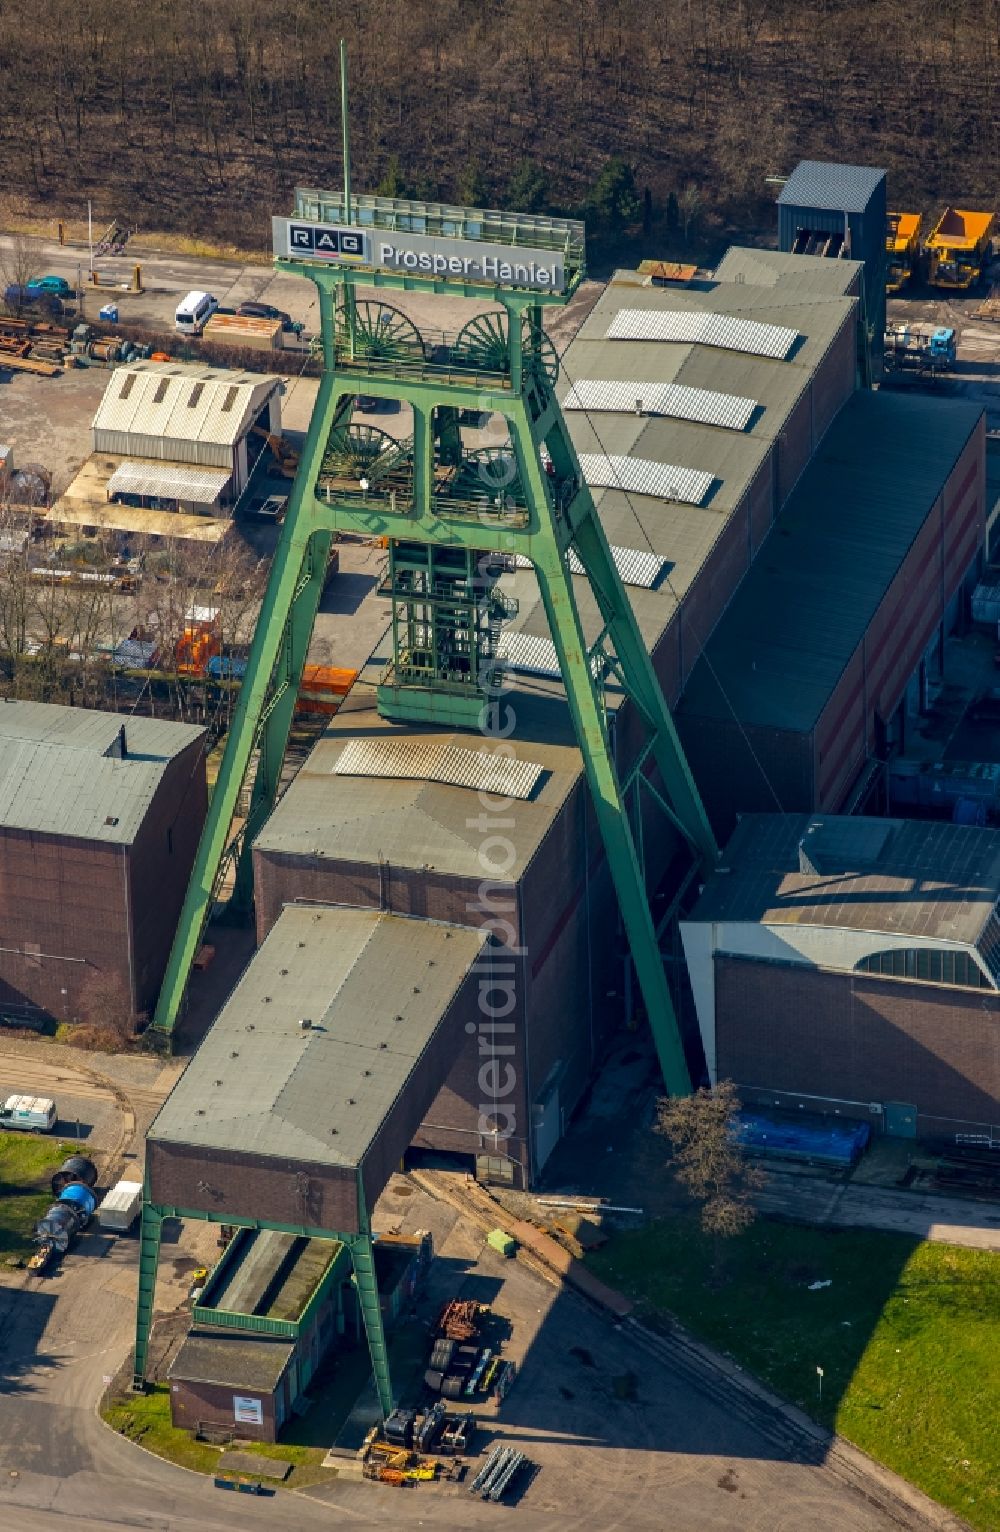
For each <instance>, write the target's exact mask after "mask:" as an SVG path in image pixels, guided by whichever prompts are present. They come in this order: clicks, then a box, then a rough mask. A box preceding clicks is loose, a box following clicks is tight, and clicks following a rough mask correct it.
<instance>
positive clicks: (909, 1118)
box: [885, 1101, 917, 1138]
mask: <svg viewBox="0 0 1000 1532" xmlns="http://www.w3.org/2000/svg"><path fill="white" fill-rule="evenodd" d="M885 1131H886V1133H887V1134H888V1136H889V1137H890V1138H916V1136H917V1109H916V1107H915V1106H909V1105H908V1104H907V1103H906V1102H905V1101H887V1102H886V1104H885Z"/></svg>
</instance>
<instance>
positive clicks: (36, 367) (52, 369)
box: [0, 351, 62, 378]
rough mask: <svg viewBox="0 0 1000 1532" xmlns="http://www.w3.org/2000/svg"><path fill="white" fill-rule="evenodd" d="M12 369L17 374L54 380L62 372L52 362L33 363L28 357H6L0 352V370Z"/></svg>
mask: <svg viewBox="0 0 1000 1532" xmlns="http://www.w3.org/2000/svg"><path fill="white" fill-rule="evenodd" d="M3 367H13V368H14V369H15V371H17V372H35V373H37V374H38V376H39V377H40V378H54V377H55V376H56V374H57V373H60V372H62V368H61V367H57V366H56V365H55V363H54V362H35V361H32V359H31V357H30V356H7V355H6V354H5V353H4V352H2V351H0V368H3Z"/></svg>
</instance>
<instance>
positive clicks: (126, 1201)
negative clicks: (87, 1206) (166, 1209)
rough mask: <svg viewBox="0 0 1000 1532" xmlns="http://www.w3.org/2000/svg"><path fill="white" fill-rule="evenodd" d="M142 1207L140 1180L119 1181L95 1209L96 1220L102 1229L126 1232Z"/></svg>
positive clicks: (117, 1232) (120, 1232) (118, 1232)
mask: <svg viewBox="0 0 1000 1532" xmlns="http://www.w3.org/2000/svg"><path fill="white" fill-rule="evenodd" d="M141 1208H142V1182H141V1181H119V1182H118V1184H117V1186H113V1187H112V1188H111V1190H110V1191H109V1192H108V1194H107V1196H106V1197H105V1198H104V1200H103V1202H102V1203H101V1205H100V1207H99V1208H98V1209H97V1222H98V1223H99V1224H100V1226H101V1228H102V1229H110V1230H112V1231H113V1232H114V1233H116V1234H127V1233H128V1231H129V1229H131V1227H132V1225H133V1224H134V1223H135V1221H136V1219H137V1218H138V1216H139V1211H140V1209H141Z"/></svg>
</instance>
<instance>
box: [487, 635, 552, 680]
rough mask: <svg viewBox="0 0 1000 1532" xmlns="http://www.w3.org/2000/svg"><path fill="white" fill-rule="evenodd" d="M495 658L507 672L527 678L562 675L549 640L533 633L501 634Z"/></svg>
mask: <svg viewBox="0 0 1000 1532" xmlns="http://www.w3.org/2000/svg"><path fill="white" fill-rule="evenodd" d="M497 656H498V658H499V659H502V660H503V661H504V662H505V663H506V665H507V668H508V669H509V670H515V671H520V672H521V673H522V674H523V675H529V676H552V677H555V678H558V677H559V676H561V675H562V671H561V670H560V668H559V656H558V655H557V653H556V646H555V644H554V643H553V642H552V640H551V638H538V637H536V636H535V635H534V634H533V633H515V632H511V631H509V630H508V631H505V632H503V633H501V635H500V639H499V642H498V644H497Z"/></svg>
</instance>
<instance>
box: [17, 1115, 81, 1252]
mask: <svg viewBox="0 0 1000 1532" xmlns="http://www.w3.org/2000/svg"><path fill="white" fill-rule="evenodd" d="M70 1153H72V1149H71V1147H70V1145H68V1144H64V1143H62V1142H61V1141H59V1140H56V1141H53V1140H52V1139H51V1138H45V1137H38V1138H36V1137H35V1135H34V1134H33V1133H19V1132H6V1131H4V1132H0V1260H2V1259H4V1258H5V1257H11V1256H25V1255H30V1254H31V1252H32V1251H33V1250H34V1248H35V1246H34V1242H33V1240H32V1238H31V1236H32V1234H33V1232H34V1228H35V1224H36V1223H37V1222H38V1220H39V1218H41V1216H42V1214H43V1213H44V1212H45V1210H46V1208H47V1207H48V1206H49V1204H50V1203H51V1201H52V1196H51V1193H50V1191H49V1177H50V1176H51V1175H52V1172H53V1170H54V1169H55V1168H56V1166H57V1165H58V1164H59V1163H60V1162H61V1161H62V1160H64V1159H65V1158H66V1156H67V1154H70Z"/></svg>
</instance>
